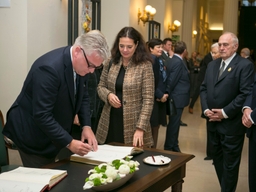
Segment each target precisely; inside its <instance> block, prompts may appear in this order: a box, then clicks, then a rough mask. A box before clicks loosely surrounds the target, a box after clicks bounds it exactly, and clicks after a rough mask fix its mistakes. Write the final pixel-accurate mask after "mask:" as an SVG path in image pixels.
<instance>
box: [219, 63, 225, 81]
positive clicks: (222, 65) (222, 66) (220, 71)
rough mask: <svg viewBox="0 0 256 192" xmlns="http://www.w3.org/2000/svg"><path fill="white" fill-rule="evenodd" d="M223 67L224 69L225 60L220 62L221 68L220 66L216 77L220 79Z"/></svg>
mask: <svg viewBox="0 0 256 192" xmlns="http://www.w3.org/2000/svg"><path fill="white" fill-rule="evenodd" d="M224 69H225V62H224V61H223V62H222V64H221V68H220V70H219V76H218V79H220V76H221V75H222V73H223V71H224Z"/></svg>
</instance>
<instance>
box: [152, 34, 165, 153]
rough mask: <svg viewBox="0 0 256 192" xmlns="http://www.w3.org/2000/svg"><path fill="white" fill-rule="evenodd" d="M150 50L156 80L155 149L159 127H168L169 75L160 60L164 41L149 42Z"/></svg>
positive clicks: (154, 112)
mask: <svg viewBox="0 0 256 192" xmlns="http://www.w3.org/2000/svg"><path fill="white" fill-rule="evenodd" d="M148 49H149V51H150V52H151V55H152V58H153V71H154V78H155V97H154V107H153V111H152V114H151V118H150V124H151V130H152V135H153V140H154V145H153V147H154V148H156V146H157V138H158V130H159V127H160V125H163V126H166V125H167V121H166V101H167V98H168V94H166V93H165V89H166V79H167V74H166V67H165V66H164V64H163V61H162V60H161V59H159V57H160V56H161V54H162V41H161V40H160V39H151V40H149V41H148Z"/></svg>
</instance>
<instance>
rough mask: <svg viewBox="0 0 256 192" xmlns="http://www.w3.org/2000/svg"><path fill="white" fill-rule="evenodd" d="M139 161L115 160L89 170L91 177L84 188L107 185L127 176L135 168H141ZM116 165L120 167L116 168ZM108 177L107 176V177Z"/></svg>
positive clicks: (87, 179)
mask: <svg viewBox="0 0 256 192" xmlns="http://www.w3.org/2000/svg"><path fill="white" fill-rule="evenodd" d="M139 165H140V164H139V162H137V161H132V160H128V161H126V160H123V159H121V160H114V161H112V162H108V163H102V164H100V165H98V166H97V167H95V168H94V169H91V170H89V171H88V174H90V175H89V177H88V178H86V182H85V185H84V186H83V189H84V190H85V189H90V188H92V187H94V185H97V186H98V185H106V184H108V183H112V182H114V181H115V180H118V179H120V178H123V177H125V176H126V175H127V174H129V173H130V171H131V169H132V172H133V171H134V170H139V168H138V166H139ZM115 166H117V167H119V168H116V167H115ZM106 177H107V178H106Z"/></svg>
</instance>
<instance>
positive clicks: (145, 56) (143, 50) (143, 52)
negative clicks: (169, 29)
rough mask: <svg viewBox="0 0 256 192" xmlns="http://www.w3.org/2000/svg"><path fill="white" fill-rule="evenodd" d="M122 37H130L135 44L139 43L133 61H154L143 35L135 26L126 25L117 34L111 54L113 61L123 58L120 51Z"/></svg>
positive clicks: (136, 62)
mask: <svg viewBox="0 0 256 192" xmlns="http://www.w3.org/2000/svg"><path fill="white" fill-rule="evenodd" d="M122 37H128V38H130V39H132V40H133V42H134V44H135V45H136V44H137V48H136V50H135V52H134V55H133V57H132V61H133V63H135V64H139V63H145V62H147V61H150V62H152V58H151V55H150V53H149V51H148V49H147V47H146V44H145V41H144V39H143V37H142V35H141V34H140V33H139V32H138V31H137V30H136V29H134V28H133V27H124V28H122V29H121V31H120V32H119V33H118V34H117V36H116V39H115V42H114V45H113V47H112V49H111V56H112V59H113V63H118V62H119V61H120V58H121V53H120V51H119V41H120V38H122Z"/></svg>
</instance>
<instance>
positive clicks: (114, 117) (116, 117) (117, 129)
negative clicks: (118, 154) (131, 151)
mask: <svg viewBox="0 0 256 192" xmlns="http://www.w3.org/2000/svg"><path fill="white" fill-rule="evenodd" d="M124 74H125V69H124V67H123V66H122V67H121V69H120V72H119V74H118V77H117V79H116V87H115V89H116V96H117V97H118V98H119V100H120V101H121V104H122V103H123V102H122V99H123V82H124ZM110 142H119V143H124V122H123V106H122V105H121V107H120V108H114V107H111V111H110V120H109V129H108V136H107V139H106V143H110Z"/></svg>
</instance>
